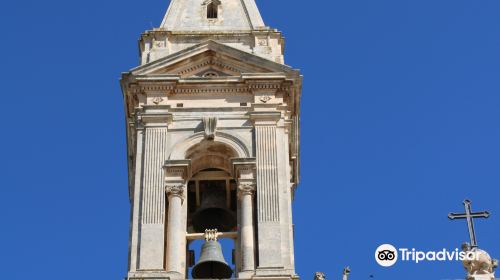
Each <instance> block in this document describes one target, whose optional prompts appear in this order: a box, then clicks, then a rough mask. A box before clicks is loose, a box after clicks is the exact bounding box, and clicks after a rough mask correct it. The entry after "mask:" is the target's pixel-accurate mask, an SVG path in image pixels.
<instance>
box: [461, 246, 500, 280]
mask: <svg viewBox="0 0 500 280" xmlns="http://www.w3.org/2000/svg"><path fill="white" fill-rule="evenodd" d="M462 249H463V251H464V252H466V259H465V260H464V261H463V265H464V268H465V270H467V279H471V280H472V279H483V278H484V279H490V278H491V279H494V278H495V274H494V273H495V269H496V268H497V267H498V260H494V259H492V258H491V257H490V255H489V254H488V253H487V252H486V251H483V250H481V249H478V248H470V247H469V245H468V244H464V245H463V246H462ZM478 277H480V278H478Z"/></svg>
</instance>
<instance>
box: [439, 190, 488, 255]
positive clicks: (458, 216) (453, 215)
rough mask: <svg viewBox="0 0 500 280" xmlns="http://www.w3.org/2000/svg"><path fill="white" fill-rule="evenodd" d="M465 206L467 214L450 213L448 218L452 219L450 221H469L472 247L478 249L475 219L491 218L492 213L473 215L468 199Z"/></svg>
mask: <svg viewBox="0 0 500 280" xmlns="http://www.w3.org/2000/svg"><path fill="white" fill-rule="evenodd" d="M464 206H465V213H463V214H456V213H450V214H449V215H448V218H450V220H456V219H466V220H467V225H468V226H469V236H470V245H471V247H472V248H477V240H476V231H475V230H474V219H475V218H485V219H486V218H489V217H490V213H489V212H488V211H483V212H477V213H473V212H472V207H471V201H470V200H468V199H466V200H465V201H464Z"/></svg>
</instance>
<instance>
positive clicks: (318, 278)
mask: <svg viewBox="0 0 500 280" xmlns="http://www.w3.org/2000/svg"><path fill="white" fill-rule="evenodd" d="M314 280H326V275H325V274H324V273H323V272H316V273H314Z"/></svg>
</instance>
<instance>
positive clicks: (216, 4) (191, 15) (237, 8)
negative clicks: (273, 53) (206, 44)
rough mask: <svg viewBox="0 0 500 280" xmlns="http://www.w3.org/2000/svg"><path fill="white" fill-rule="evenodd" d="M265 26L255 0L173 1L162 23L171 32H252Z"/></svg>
mask: <svg viewBox="0 0 500 280" xmlns="http://www.w3.org/2000/svg"><path fill="white" fill-rule="evenodd" d="M264 27H265V25H264V21H263V20H262V17H261V15H260V12H259V9H258V8H257V4H256V3H255V0H172V2H170V6H169V8H168V10H167V13H166V14H165V17H164V19H163V22H162V24H161V28H162V29H165V30H168V31H229V30H233V31H249V30H259V29H262V28H264Z"/></svg>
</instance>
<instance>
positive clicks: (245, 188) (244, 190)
mask: <svg viewBox="0 0 500 280" xmlns="http://www.w3.org/2000/svg"><path fill="white" fill-rule="evenodd" d="M254 193H255V182H247V181H243V182H238V195H239V196H244V195H253V194H254Z"/></svg>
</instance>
